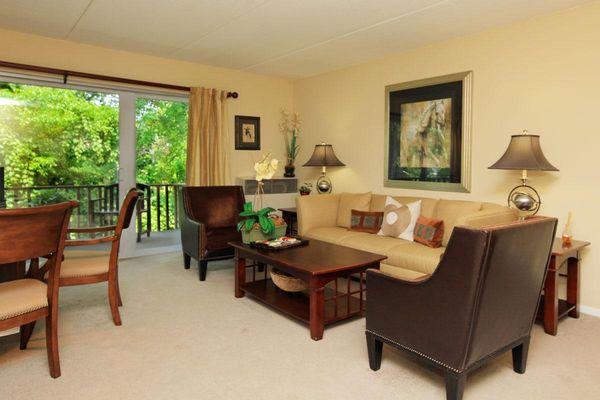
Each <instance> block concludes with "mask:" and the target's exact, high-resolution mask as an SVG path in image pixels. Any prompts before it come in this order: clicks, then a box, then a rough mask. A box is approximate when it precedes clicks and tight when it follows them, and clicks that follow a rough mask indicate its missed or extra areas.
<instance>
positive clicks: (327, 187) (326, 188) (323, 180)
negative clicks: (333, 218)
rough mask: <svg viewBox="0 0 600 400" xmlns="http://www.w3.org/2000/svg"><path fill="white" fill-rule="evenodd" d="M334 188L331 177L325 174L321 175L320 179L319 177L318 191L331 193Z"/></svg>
mask: <svg viewBox="0 0 600 400" xmlns="http://www.w3.org/2000/svg"><path fill="white" fill-rule="evenodd" d="M332 188H333V185H332V184H331V181H330V180H329V178H327V176H325V174H323V175H321V176H320V177H319V179H317V192H318V193H319V194H327V193H331V189H332Z"/></svg>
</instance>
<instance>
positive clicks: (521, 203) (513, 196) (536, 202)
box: [507, 180, 542, 217]
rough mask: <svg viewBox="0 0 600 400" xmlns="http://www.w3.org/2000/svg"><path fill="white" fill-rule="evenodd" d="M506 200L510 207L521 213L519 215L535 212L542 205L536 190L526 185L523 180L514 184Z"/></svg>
mask: <svg viewBox="0 0 600 400" xmlns="http://www.w3.org/2000/svg"><path fill="white" fill-rule="evenodd" d="M507 202H508V206H509V207H510V208H515V209H517V210H519V211H520V212H521V213H522V214H521V217H524V216H531V215H535V214H537V212H538V211H539V210H540V206H541V205H542V201H541V199H540V195H539V194H538V192H537V191H536V190H535V189H534V188H532V187H531V186H529V185H527V184H526V181H525V180H523V184H521V185H518V186H515V187H514V188H513V189H512V190H511V191H510V193H509V194H508V199H507Z"/></svg>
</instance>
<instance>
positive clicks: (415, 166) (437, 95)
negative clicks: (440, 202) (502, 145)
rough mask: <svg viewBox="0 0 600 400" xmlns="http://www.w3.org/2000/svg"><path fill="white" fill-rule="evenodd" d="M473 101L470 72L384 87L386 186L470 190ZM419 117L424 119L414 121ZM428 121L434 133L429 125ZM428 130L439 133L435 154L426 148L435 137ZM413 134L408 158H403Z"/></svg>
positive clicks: (471, 73)
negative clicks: (432, 124)
mask: <svg viewBox="0 0 600 400" xmlns="http://www.w3.org/2000/svg"><path fill="white" fill-rule="evenodd" d="M472 97H473V72H472V71H468V72H460V73H456V74H450V75H444V76H438V77H434V78H428V79H421V80H417V81H412V82H405V83H400V84H394V85H388V86H386V87H385V130H384V135H385V138H384V182H383V185H384V187H391V188H405V189H419V190H437V191H447V192H465V193H466V192H470V191H471V131H472ZM391 103H392V106H391V105H390V104H391ZM390 107H392V108H393V109H391V108H390ZM432 109H434V110H437V111H438V112H439V114H440V117H439V118H436V116H434V115H432V112H435V111H431V110H432ZM409 112H410V113H409ZM426 112H428V114H426V115H420V114H419V113H422V114H424V113H426ZM403 114H404V115H403ZM407 115H408V116H407ZM417 116H419V118H420V120H418V121H411V120H410V118H413V119H415V118H417ZM429 118H431V120H432V121H434V123H435V126H436V127H437V128H436V129H433V128H432V127H431V126H429V127H428V125H427V124H429ZM439 120H441V121H442V122H441V123H440V122H439ZM390 121H392V123H390ZM407 126H408V127H409V128H407ZM414 126H417V127H418V128H413V127H414ZM440 127H443V129H440ZM411 128H412V129H413V130H412V131H409V129H411ZM415 130H418V132H415ZM427 132H437V133H438V137H439V138H438V139H437V141H438V142H437V143H436V145H435V146H434V147H435V149H436V150H437V151H438V153H436V154H433V152H432V151H430V150H429V149H428V146H429V145H431V140H432V138H431V135H430V136H428V134H427ZM409 135H412V136H411V140H412V141H413V142H410V146H411V150H412V153H410V154H411V157H412V158H410V159H409V158H407V156H406V155H405V153H406V149H405V148H406V147H407V140H408V139H407V137H408V136H409ZM401 139H402V140H401ZM403 146H404V147H405V148H404V149H403ZM390 150H391V151H390ZM415 158H416V159H417V160H418V161H416V162H415ZM432 160H433V161H432ZM390 161H392V164H391V165H390Z"/></svg>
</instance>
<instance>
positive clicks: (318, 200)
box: [296, 194, 340, 236]
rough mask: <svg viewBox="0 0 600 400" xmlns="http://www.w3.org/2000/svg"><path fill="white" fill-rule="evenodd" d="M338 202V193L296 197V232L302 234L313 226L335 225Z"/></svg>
mask: <svg viewBox="0 0 600 400" xmlns="http://www.w3.org/2000/svg"><path fill="white" fill-rule="evenodd" d="M339 203H340V195H339V194H323V195H318V196H298V197H296V211H297V216H298V234H299V235H300V236H302V235H304V234H306V232H308V231H310V230H311V229H314V228H323V227H335V226H336V225H337V214H338V206H339Z"/></svg>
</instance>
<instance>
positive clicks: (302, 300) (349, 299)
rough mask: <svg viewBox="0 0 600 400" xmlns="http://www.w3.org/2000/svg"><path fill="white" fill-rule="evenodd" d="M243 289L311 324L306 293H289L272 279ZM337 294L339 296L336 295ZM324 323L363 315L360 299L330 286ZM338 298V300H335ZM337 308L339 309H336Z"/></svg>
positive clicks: (326, 296)
mask: <svg viewBox="0 0 600 400" xmlns="http://www.w3.org/2000/svg"><path fill="white" fill-rule="evenodd" d="M241 289H242V290H243V291H244V292H245V293H246V294H248V295H250V296H252V297H253V298H255V299H256V300H259V301H260V302H262V303H264V304H266V305H268V306H270V307H272V308H274V309H276V310H278V311H280V312H282V313H284V314H287V315H289V316H291V317H293V318H295V319H297V320H299V321H302V322H304V323H306V324H310V298H309V297H308V296H307V295H306V294H304V293H288V292H285V291H283V290H281V289H279V288H278V287H276V286H275V285H274V284H273V281H272V280H270V279H266V280H258V281H254V282H248V283H246V284H245V285H242V287H241ZM336 294H337V297H336ZM324 297H325V301H324V306H325V307H324V308H325V309H324V319H323V320H324V321H323V322H324V324H325V325H329V324H333V323H335V322H338V321H341V320H344V319H347V318H351V317H353V316H359V315H362V313H363V312H362V310H361V302H360V299H358V298H356V297H354V296H347V295H346V293H341V292H336V291H335V290H333V289H330V288H328V287H326V288H325V293H324ZM336 298H337V301H336V300H335V299H336ZM336 308H337V310H336Z"/></svg>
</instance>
